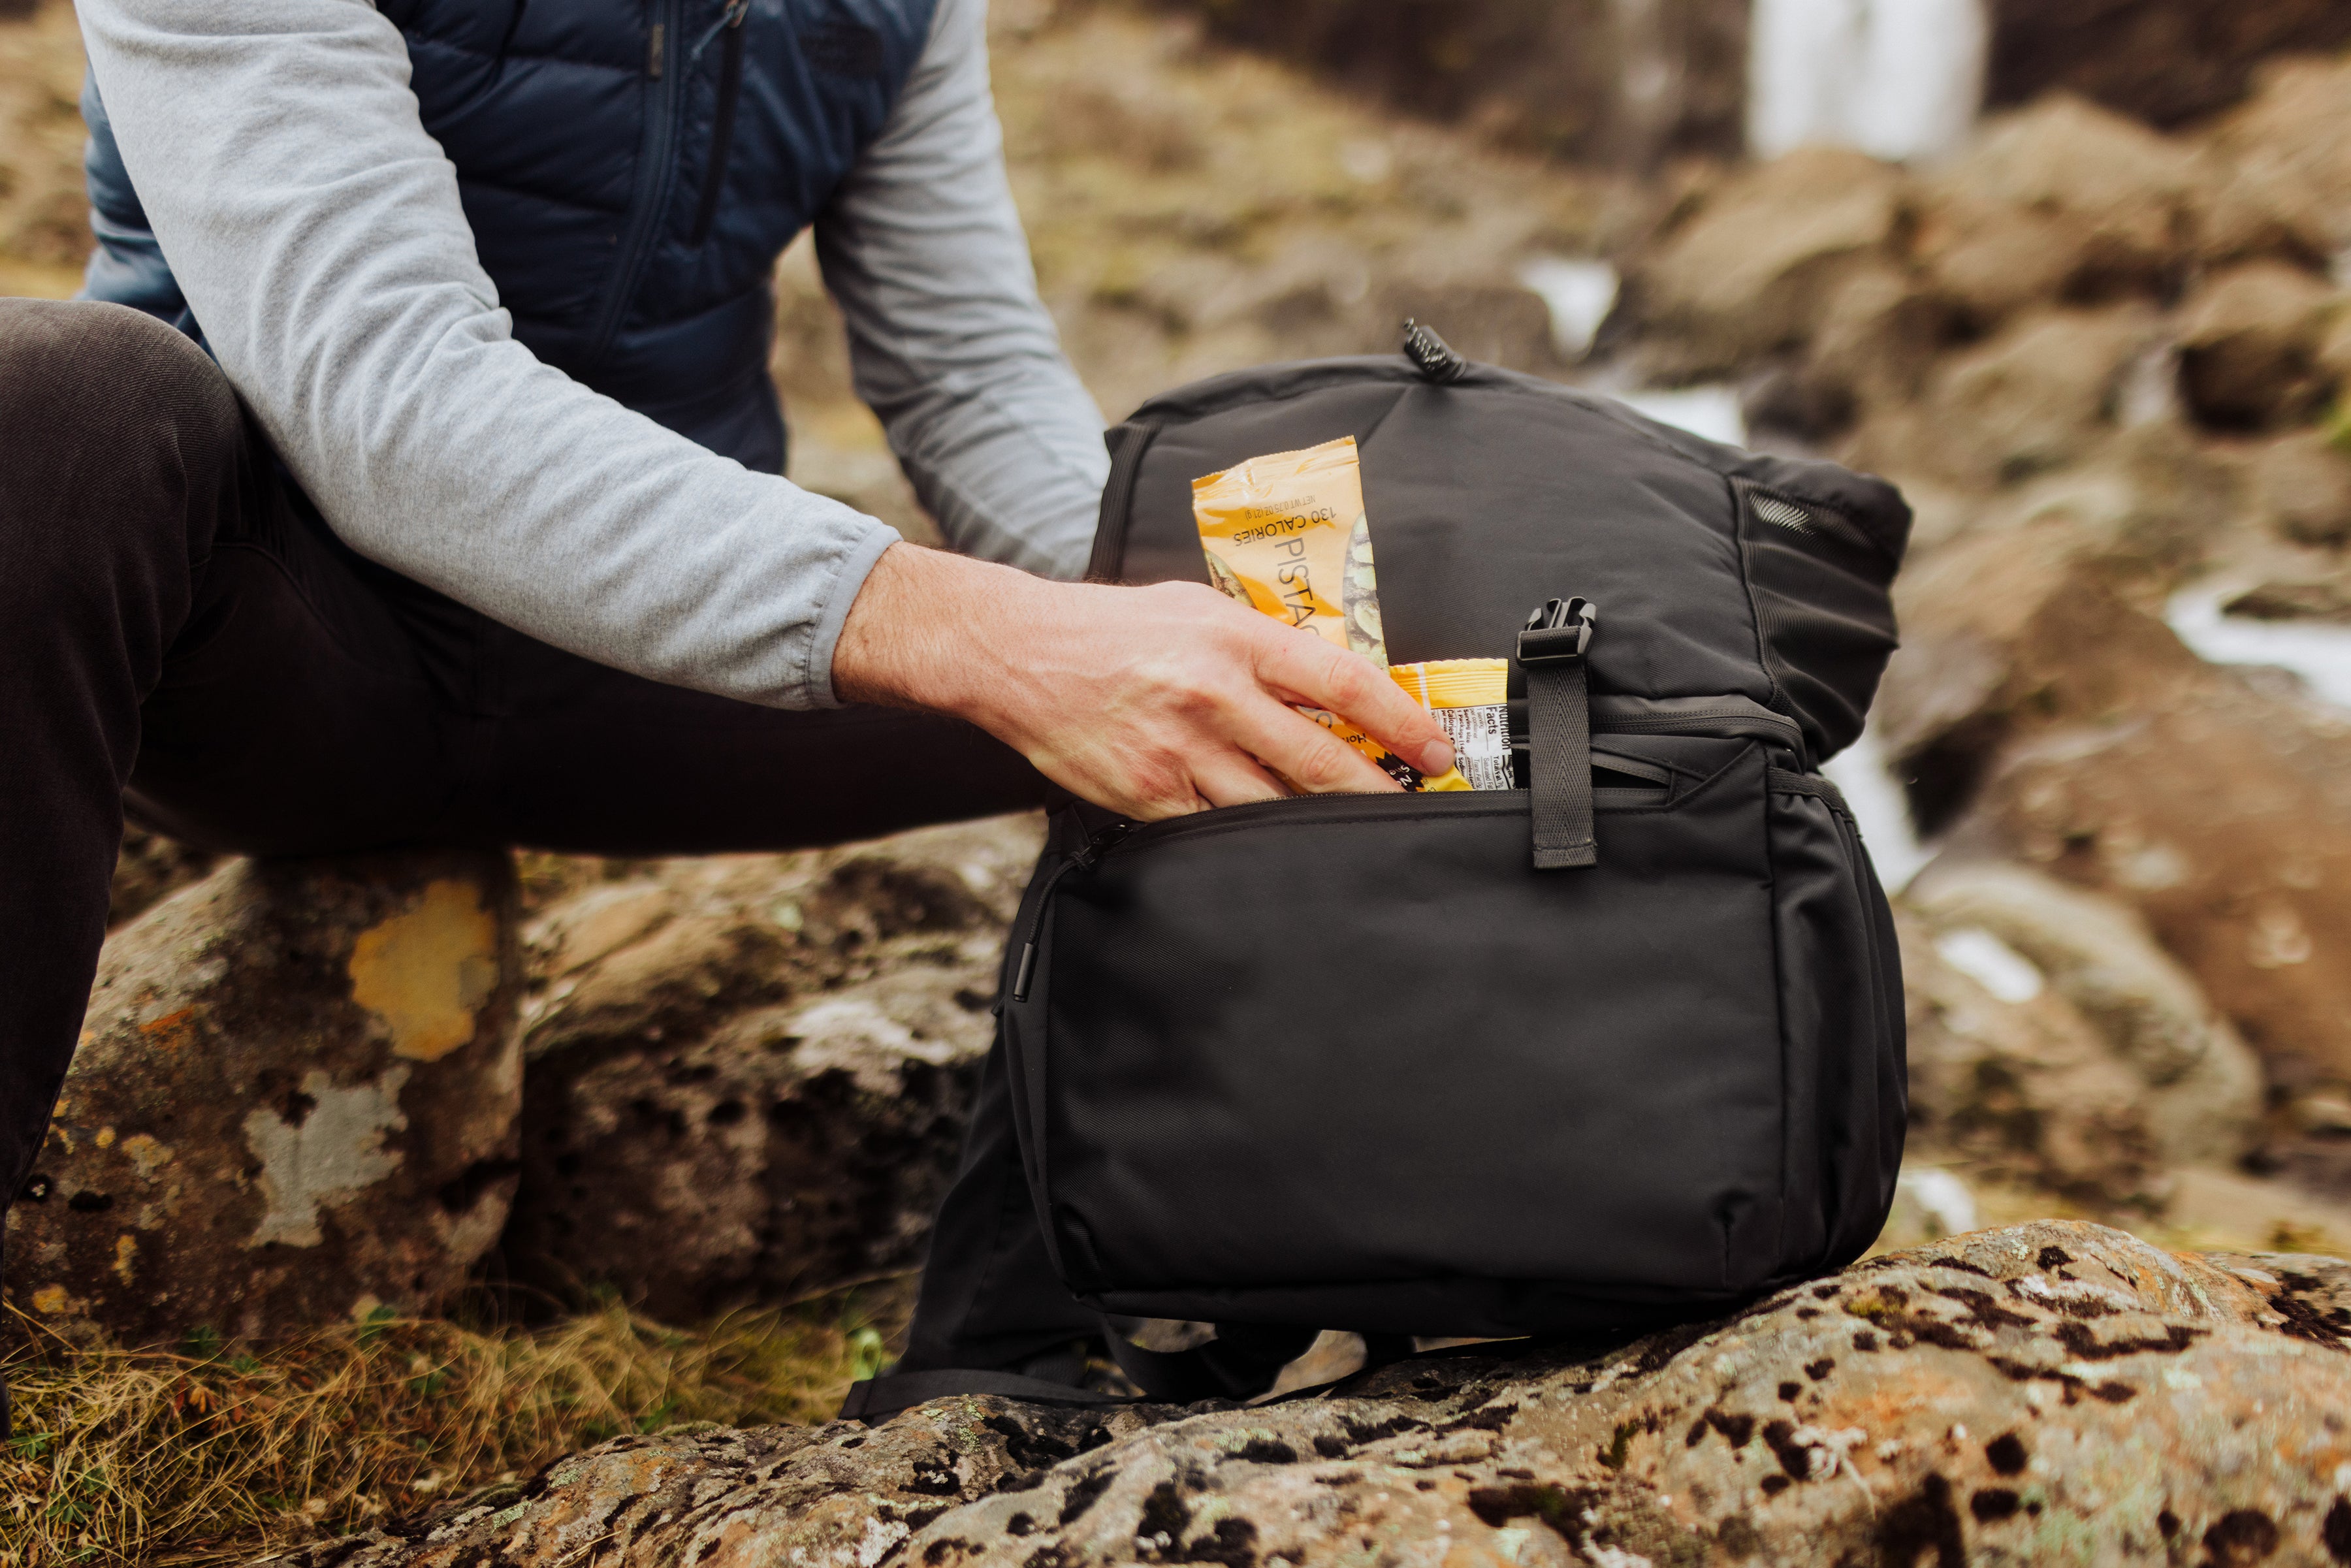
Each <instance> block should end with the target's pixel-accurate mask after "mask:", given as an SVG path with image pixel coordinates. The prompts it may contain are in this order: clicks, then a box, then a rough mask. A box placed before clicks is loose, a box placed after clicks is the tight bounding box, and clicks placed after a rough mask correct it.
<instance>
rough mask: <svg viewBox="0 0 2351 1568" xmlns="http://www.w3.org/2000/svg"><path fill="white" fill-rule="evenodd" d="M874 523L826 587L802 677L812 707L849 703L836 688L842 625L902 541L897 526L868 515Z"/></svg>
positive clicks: (845, 554)
mask: <svg viewBox="0 0 2351 1568" xmlns="http://www.w3.org/2000/svg"><path fill="white" fill-rule="evenodd" d="M864 521H865V522H866V523H867V524H868V525H870V526H869V527H868V528H866V530H865V531H864V533H862V534H861V535H860V536H859V537H858V538H855V539H854V540H852V541H851V543H850V545H849V547H848V548H847V549H845V550H844V551H843V552H842V554H841V564H840V565H839V566H837V567H835V568H834V569H833V572H832V581H831V584H830V585H828V586H827V588H826V589H825V593H824V604H823V608H822V609H821V610H820V611H819V612H817V619H816V632H815V634H814V635H813V636H812V637H811V638H810V642H809V653H808V666H807V668H806V670H805V671H804V672H803V673H802V675H801V679H800V692H801V695H802V697H803V699H804V700H803V702H802V704H801V705H800V706H806V707H812V708H824V707H841V706H845V705H844V704H843V703H842V702H841V699H840V698H839V697H838V696H835V695H833V691H832V653H833V650H834V648H835V647H837V646H838V645H839V644H840V643H841V628H842V627H843V626H845V625H847V624H848V623H849V607H850V606H851V605H852V604H854V603H856V602H857V595H858V591H859V590H861V589H862V588H863V587H864V586H865V579H866V577H867V575H868V574H869V573H871V572H872V570H873V563H874V562H875V561H877V560H880V559H882V552H883V550H885V549H889V548H890V547H891V546H892V545H894V544H898V543H900V542H902V538H903V536H901V535H900V534H899V532H898V530H897V529H895V528H892V527H891V526H890V525H889V524H887V523H885V522H883V521H882V520H881V519H880V518H878V517H866V518H865V519H864Z"/></svg>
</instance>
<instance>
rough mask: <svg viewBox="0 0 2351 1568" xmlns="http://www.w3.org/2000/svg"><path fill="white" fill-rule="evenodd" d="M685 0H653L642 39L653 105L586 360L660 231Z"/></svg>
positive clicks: (633, 288) (609, 333) (605, 338)
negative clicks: (648, 30) (649, 21)
mask: <svg viewBox="0 0 2351 1568" xmlns="http://www.w3.org/2000/svg"><path fill="white" fill-rule="evenodd" d="M683 11H684V0H655V11H654V21H653V30H652V32H651V33H649V34H648V35H647V36H646V39H645V75H646V77H647V78H649V79H650V80H651V81H652V83H653V88H652V96H653V106H652V108H651V110H649V111H648V112H647V114H646V115H645V136H644V141H643V142H642V143H640V144H639V146H638V149H637V180H636V188H635V189H634V190H633V191H632V192H631V193H630V196H629V215H628V222H627V226H626V227H625V228H624V229H623V230H622V241H621V256H620V262H619V265H618V267H616V268H615V269H614V271H613V274H612V291H611V293H610V294H609V295H607V296H606V297H605V298H604V307H603V308H602V310H601V311H600V312H599V313H598V315H597V318H596V329H595V330H594V331H593V332H591V333H590V334H589V339H588V353H587V356H586V361H585V362H586V363H588V364H590V365H592V364H596V363H598V362H600V361H601V360H602V359H603V357H604V355H605V353H606V351H607V350H610V349H611V346H612V339H613V336H614V335H615V334H616V333H618V332H619V331H620V329H621V317H622V313H623V312H625V311H626V310H627V309H628V306H629V301H630V299H631V298H633V297H634V296H635V294H636V292H637V283H638V280H639V278H640V277H641V275H642V274H643V270H644V264H645V258H646V257H647V256H650V255H652V253H653V236H654V235H655V234H657V233H658V232H659V231H660V227H661V213H662V209H663V208H664V207H665V206H667V205H668V204H669V189H670V181H671V179H672V177H673V176H674V174H675V173H676V171H675V170H674V169H673V168H671V167H670V162H671V160H670V152H671V149H672V148H673V146H674V144H675V142H676V141H677V120H678V116H679V114H680V113H681V112H682V110H683V109H684V103H685V94H684V91H683V90H681V82H682V79H683V78H684V76H685V75H686V73H685V72H684V70H680V69H675V68H674V64H675V62H674V61H673V60H672V59H671V58H670V56H671V55H672V53H673V52H674V51H673V49H672V47H671V46H672V44H673V42H674V40H675V39H676V37H677V35H678V31H679V28H678V23H679V21H680V19H681V14H682V13H683Z"/></svg>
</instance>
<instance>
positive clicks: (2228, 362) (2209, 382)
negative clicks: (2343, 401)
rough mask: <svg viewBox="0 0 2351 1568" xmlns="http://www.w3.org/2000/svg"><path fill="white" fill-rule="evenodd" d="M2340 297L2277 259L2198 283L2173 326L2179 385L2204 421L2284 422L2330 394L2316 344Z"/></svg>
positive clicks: (2229, 426) (2244, 426) (2250, 425)
mask: <svg viewBox="0 0 2351 1568" xmlns="http://www.w3.org/2000/svg"><path fill="white" fill-rule="evenodd" d="M2345 303H2346V302H2345V299H2344V297H2343V296H2342V295H2341V294H2339V293H2337V292H2336V291H2335V289H2333V288H2331V287H2328V286H2327V285H2326V283H2325V280H2323V279H2321V278H2317V277H2312V276H2311V275H2310V274H2309V273H2307V272H2304V271H2303V270H2301V269H2300V268H2298V267H2289V266H2287V265H2286V264H2285V263H2283V262H2277V261H2256V262H2247V263H2246V264H2244V265H2243V266H2241V267H2231V268H2230V269H2228V270H2227V271H2225V272H2222V273H2220V274H2219V275H2218V276H2216V277H2213V278H2212V279H2211V280H2210V282H2208V283H2206V284H2205V285H2204V287H2201V288H2199V290H2197V292H2196V293H2195V295H2194V296H2193V297H2191V298H2189V301H2188V303H2187V305H2186V307H2185V309H2184V314H2183V317H2182V320H2181V323H2180V329H2179V387H2180V392H2181V394H2182V396H2183V397H2184V398H2185V399H2186V401H2187V403H2188V406H2189V410H2190V411H2192V412H2193V413H2194V414H2195V415H2196V417H2197V419H2198V420H2199V421H2200V422H2201V423H2204V424H2207V425H2210V426H2212V427H2214V428H2216V429H2222V430H2261V429H2266V428H2268V427H2271V426H2273V425H2279V424H2289V423H2294V422H2296V421H2299V420H2301V419H2303V418H2304V417H2305V416H2306V415H2308V414H2310V413H2314V412H2315V411H2316V410H2317V409H2318V408H2319V407H2320V406H2321V405H2322V404H2323V403H2325V402H2326V400H2327V399H2329V398H2330V397H2332V396H2333V395H2334V391H2335V388H2334V384H2333V382H2331V381H2330V380H2329V379H2328V377H2327V375H2326V374H2325V371H2323V370H2322V369H2321V367H2320V364H2319V350H2320V346H2321V344H2322V342H2323V340H2324V338H2325V332H2326V329H2327V328H2328V327H2329V326H2330V325H2331V323H2332V320H2333V319H2334V317H2335V315H2336V314H2337V313H2338V312H2339V311H2341V310H2342V309H2343V308H2344V306H2345Z"/></svg>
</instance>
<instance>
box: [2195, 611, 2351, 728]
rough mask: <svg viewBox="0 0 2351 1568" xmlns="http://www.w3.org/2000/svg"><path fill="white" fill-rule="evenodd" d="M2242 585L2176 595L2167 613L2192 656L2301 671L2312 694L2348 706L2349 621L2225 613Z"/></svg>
mask: <svg viewBox="0 0 2351 1568" xmlns="http://www.w3.org/2000/svg"><path fill="white" fill-rule="evenodd" d="M2242 586H2243V585H2242V584H2241V583H2234V582H2231V583H2226V584H2222V585H2220V586H2217V587H2216V586H2212V585H2209V584H2208V585H2206V586H2204V587H2201V588H2191V589H2189V590H2188V591H2185V592H2183V593H2180V594H2179V595H2177V596H2175V597H2174V598H2173V599H2172V601H2171V603H2170V605H2169V607H2168V610H2167V611H2166V613H2165V619H2166V620H2167V621H2168V622H2170V623H2171V629H2172V630H2173V631H2174V632H2178V633H2179V640H2180V641H2181V642H2183V643H2187V644H2188V645H2189V647H2190V648H2191V649H2193V650H2195V653H2196V656H2197V657H2198V658H2199V659H2203V660H2205V661H2206V662H2207V663H2210V664H2268V665H2272V666H2275V667H2281V668H2283V669H2287V670H2291V671H2293V672H2294V674H2297V675H2299V676H2301V677H2302V680H2303V684H2304V685H2305V686H2307V687H2308V688H2309V691H2310V695H2312V696H2314V697H2315V698H2317V699H2318V700H2319V701H2321V702H2324V703H2330V704H2333V705H2334V706H2336V707H2346V708H2351V626H2343V625H2336V624H2333V623H2331V622H2320V621H2254V620H2250V619H2247V618H2245V617H2242V616H2237V615H2223V614H2222V613H2220V606H2221V604H2222V603H2223V602H2225V601H2227V600H2229V599H2231V598H2232V597H2234V596H2235V594H2236V593H2237V592H2238V591H2240V589H2241V587H2242Z"/></svg>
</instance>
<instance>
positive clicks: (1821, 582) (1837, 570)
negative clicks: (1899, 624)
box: [1733, 480, 1897, 765]
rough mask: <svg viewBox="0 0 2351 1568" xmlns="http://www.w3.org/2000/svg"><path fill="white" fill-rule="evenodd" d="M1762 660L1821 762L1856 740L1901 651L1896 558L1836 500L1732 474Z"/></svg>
mask: <svg viewBox="0 0 2351 1568" xmlns="http://www.w3.org/2000/svg"><path fill="white" fill-rule="evenodd" d="M1733 486H1734V488H1735V489H1736V490H1737V492H1738V495H1739V535H1740V555H1741V557H1742V559H1743V560H1744V562H1745V565H1746V569H1747V591H1748V593H1749V594H1750V597H1751V598H1752V599H1753V601H1754V605H1755V621H1756V624H1757V626H1758V627H1759V628H1760V629H1761V633H1762V639H1763V660H1764V664H1765V666H1766V667H1767V668H1768V669H1769V670H1770V671H1771V678H1772V680H1773V682H1774V683H1775V684H1776V685H1778V686H1779V689H1780V695H1781V698H1782V703H1783V704H1784V706H1786V708H1787V710H1788V711H1789V712H1790V713H1792V715H1793V716H1794V717H1795V718H1796V720H1797V721H1798V722H1799V723H1801V724H1802V726H1803V727H1804V737H1805V740H1806V742H1807V743H1808V744H1809V746H1810V747H1811V749H1812V754H1813V755H1812V761H1813V763H1814V764H1815V765H1818V764H1819V763H1820V762H1822V761H1823V760H1825V759H1826V758H1829V757H1832V756H1834V754H1835V753H1837V752H1839V751H1842V750H1843V749H1844V747H1847V746H1849V745H1851V744H1852V743H1853V740H1854V737H1856V736H1858V735H1859V734H1860V733H1861V726H1862V720H1863V719H1864V718H1865V716H1867V714H1868V712H1869V702H1870V698H1871V697H1873V696H1874V695H1876V692H1877V680H1878V677H1879V676H1880V675H1881V674H1884V673H1885V670H1886V659H1887V658H1888V657H1890V656H1891V655H1892V653H1893V652H1894V648H1895V643H1896V636H1895V628H1894V604H1893V601H1892V600H1891V599H1890V598H1889V597H1888V596H1887V592H1886V590H1887V586H1888V585H1889V584H1890V583H1891V582H1892V581H1893V580H1894V570H1895V567H1896V564H1897V562H1896V559H1895V557H1894V556H1892V555H1891V554H1889V553H1888V552H1886V550H1885V549H1882V548H1880V547H1879V546H1878V545H1877V543H1876V541H1874V540H1873V539H1871V538H1869V536H1868V535H1866V534H1865V533H1864V532H1863V531H1862V530H1861V529H1860V528H1858V527H1856V526H1855V524H1854V523H1852V522H1851V521H1850V520H1848V519H1847V518H1845V517H1843V516H1841V515H1840V514H1838V513H1837V512H1835V511H1834V510H1832V509H1830V508H1829V507H1823V506H1819V505H1817V504H1813V503H1810V502H1807V501H1803V500H1801V499H1798V498H1796V497H1789V496H1783V495H1781V494H1778V493H1777V492H1774V491H1771V490H1765V489H1762V488H1761V487H1760V486H1754V485H1750V484H1748V483H1746V482H1745V481H1743V480H1734V481H1733Z"/></svg>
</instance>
